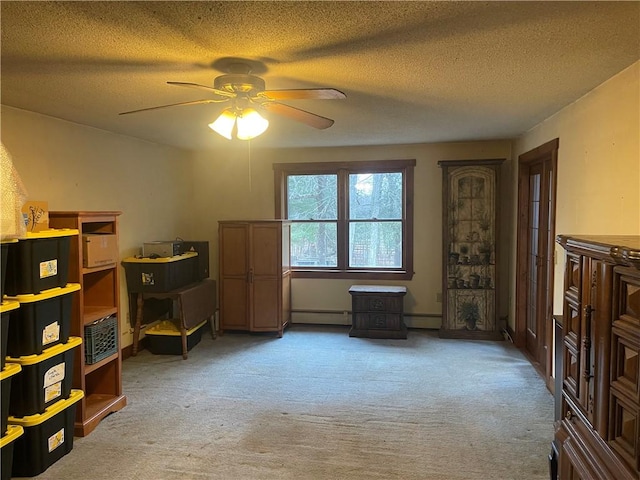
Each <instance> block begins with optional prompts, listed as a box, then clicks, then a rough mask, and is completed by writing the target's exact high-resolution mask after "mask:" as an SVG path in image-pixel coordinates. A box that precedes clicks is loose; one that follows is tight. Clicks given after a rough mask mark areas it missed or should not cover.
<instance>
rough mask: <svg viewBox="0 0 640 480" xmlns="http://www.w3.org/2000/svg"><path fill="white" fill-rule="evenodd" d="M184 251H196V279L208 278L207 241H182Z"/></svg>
mask: <svg viewBox="0 0 640 480" xmlns="http://www.w3.org/2000/svg"><path fill="white" fill-rule="evenodd" d="M182 246H183V247H184V248H183V251H184V252H197V253H198V265H197V267H196V268H197V272H196V274H197V278H198V280H204V279H205V278H209V242H207V241H202V242H193V241H186V240H185V241H183V242H182Z"/></svg>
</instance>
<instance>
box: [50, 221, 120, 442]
mask: <svg viewBox="0 0 640 480" xmlns="http://www.w3.org/2000/svg"><path fill="white" fill-rule="evenodd" d="M120 213H121V212H105V211H100V212H49V225H50V226H51V227H52V228H74V229H77V230H78V232H79V235H78V236H77V241H72V243H71V248H70V255H69V257H70V259H69V281H71V282H75V283H79V284H80V285H81V288H80V291H79V292H78V294H76V295H74V299H73V310H72V316H71V335H75V336H78V337H81V338H84V337H85V335H84V334H85V326H87V325H89V324H92V323H93V322H96V321H98V320H100V319H103V318H106V317H109V316H111V315H115V316H116V317H117V318H118V320H119V321H121V319H120V312H119V308H120V301H119V297H120V280H119V279H120V270H119V265H118V259H116V261H115V262H113V263H109V264H105V265H101V266H97V267H92V268H87V267H84V266H83V248H82V242H83V234H111V235H116V239H117V238H118V237H117V235H118V216H119V215H120ZM74 238H75V237H74ZM116 243H117V240H116ZM118 332H119V329H118V330H117V332H116V334H115V339H114V341H115V347H116V348H115V349H113V350H114V351H113V353H111V354H110V355H109V356H107V357H106V358H103V359H101V360H99V361H97V362H96V363H92V364H88V363H87V362H86V359H85V351H84V346H83V347H82V348H78V349H76V356H75V360H74V373H73V387H74V388H78V389H81V390H82V391H84V398H83V399H81V400H80V401H79V402H78V404H77V407H76V421H75V428H74V430H75V431H74V433H75V435H76V436H80V437H83V436H86V435H88V434H89V433H91V431H93V429H95V428H96V427H97V426H98V424H99V423H100V420H102V419H103V418H104V417H106V416H107V415H109V414H110V413H112V412H116V411H118V410H120V409H121V408H123V407H124V406H125V405H126V404H127V399H126V397H125V396H124V395H123V393H122V353H121V351H120V344H119V340H120V339H119V333H118Z"/></svg>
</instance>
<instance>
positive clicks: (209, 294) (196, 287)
mask: <svg viewBox="0 0 640 480" xmlns="http://www.w3.org/2000/svg"><path fill="white" fill-rule="evenodd" d="M130 293H131V295H130V298H131V297H132V296H135V297H137V298H136V321H135V325H134V327H133V351H132V352H131V354H132V355H133V356H136V355H137V354H138V340H139V337H140V325H141V323H142V313H143V308H144V301H145V298H147V299H148V298H156V299H160V300H161V299H166V298H168V299H171V300H174V301H176V300H177V301H178V308H179V312H180V318H179V320H180V333H181V336H182V358H184V359H186V358H187V357H188V350H187V330H189V329H191V328H193V327H195V326H196V325H198V324H199V323H200V322H202V320H207V319H208V320H209V325H210V326H211V336H212V337H213V338H216V325H215V311H216V282H215V280H211V279H205V280H203V281H201V282H198V283H192V284H190V285H187V286H185V287H181V288H177V289H175V290H171V291H169V292H157V293H141V292H130Z"/></svg>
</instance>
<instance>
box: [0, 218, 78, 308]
mask: <svg viewBox="0 0 640 480" xmlns="http://www.w3.org/2000/svg"><path fill="white" fill-rule="evenodd" d="M73 235H78V230H76V229H70V228H64V229H49V230H43V231H41V232H35V233H32V232H29V233H27V235H26V237H25V238H21V239H20V240H19V241H18V242H16V243H9V250H8V253H7V273H6V275H7V278H6V279H5V293H6V294H7V295H20V294H28V293H40V292H42V291H43V290H48V289H50V288H55V287H64V286H65V285H66V284H67V280H68V278H69V251H70V248H71V237H72V236H73Z"/></svg>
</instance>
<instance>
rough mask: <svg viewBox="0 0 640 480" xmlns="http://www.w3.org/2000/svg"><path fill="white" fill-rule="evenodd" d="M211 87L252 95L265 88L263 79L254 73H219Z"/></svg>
mask: <svg viewBox="0 0 640 480" xmlns="http://www.w3.org/2000/svg"><path fill="white" fill-rule="evenodd" d="M213 88H216V89H218V90H224V91H227V92H230V93H244V94H247V95H249V96H254V95H255V94H257V93H259V92H263V91H264V89H265V83H264V80H263V79H262V78H260V77H256V76H255V75H249V74H245V73H236V74H229V75H220V76H219V77H216V79H215V80H214V81H213Z"/></svg>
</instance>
